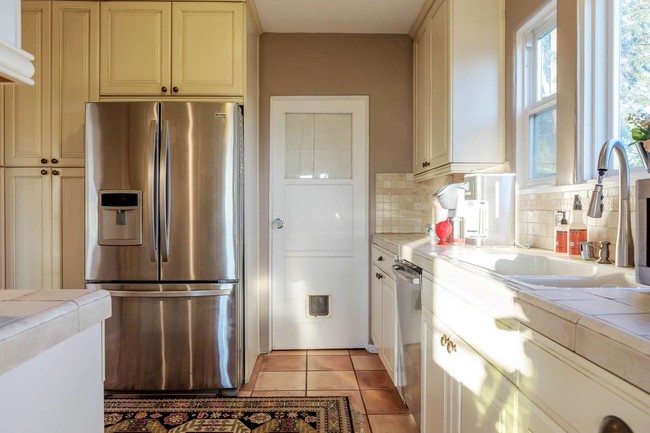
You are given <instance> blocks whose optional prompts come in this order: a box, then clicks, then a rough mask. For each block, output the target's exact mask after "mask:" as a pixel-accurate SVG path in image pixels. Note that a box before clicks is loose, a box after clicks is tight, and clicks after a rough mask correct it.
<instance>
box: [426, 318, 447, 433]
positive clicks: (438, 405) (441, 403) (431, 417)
mask: <svg viewBox="0 0 650 433" xmlns="http://www.w3.org/2000/svg"><path fill="white" fill-rule="evenodd" d="M433 326H434V325H433V313H431V312H430V311H428V310H426V309H423V310H422V422H421V425H420V430H421V433H443V432H445V431H446V430H445V416H446V414H445V397H446V395H445V370H444V369H443V368H442V367H441V366H440V365H439V364H438V363H437V362H436V360H435V356H434V354H435V351H436V350H440V346H439V345H438V344H437V343H438V341H437V339H436V337H435V334H436V333H435V332H434V328H433Z"/></svg>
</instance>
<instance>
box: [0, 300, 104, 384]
mask: <svg viewBox="0 0 650 433" xmlns="http://www.w3.org/2000/svg"><path fill="white" fill-rule="evenodd" d="M110 315H111V298H110V294H109V293H108V292H106V291H105V290H83V289H80V290H18V289H15V290H0V375H1V374H4V373H6V372H7V371H9V370H11V369H13V368H14V367H16V366H18V365H20V364H22V363H24V362H25V361H27V360H29V359H31V358H33V357H35V356H36V355H38V354H40V353H42V352H45V351H46V350H48V349H50V348H51V347H53V346H55V345H56V344H58V343H61V342H62V341H64V340H66V339H68V338H70V337H72V336H74V335H76V334H78V333H80V332H81V331H84V330H86V329H88V328H90V327H92V326H94V325H96V324H98V323H100V322H101V321H103V320H105V319H107V318H108V317H110Z"/></svg>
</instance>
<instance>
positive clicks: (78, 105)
mask: <svg viewBox="0 0 650 433" xmlns="http://www.w3.org/2000/svg"><path fill="white" fill-rule="evenodd" d="M22 15H23V23H22V28H23V46H24V47H26V48H28V49H29V50H30V52H33V53H34V55H35V57H36V60H35V61H34V65H35V66H36V74H35V80H36V84H35V85H34V86H32V87H30V86H7V87H6V90H5V102H4V114H3V117H4V123H5V127H4V134H3V138H4V141H5V146H4V164H5V165H6V166H13V167H36V166H49V165H53V166H76V167H83V165H84V148H85V144H84V124H85V103H86V102H87V101H96V100H98V99H99V91H98V76H99V73H98V66H99V7H98V2H87V1H61V2H59V1H54V2H44V1H27V2H24V4H23V10H22Z"/></svg>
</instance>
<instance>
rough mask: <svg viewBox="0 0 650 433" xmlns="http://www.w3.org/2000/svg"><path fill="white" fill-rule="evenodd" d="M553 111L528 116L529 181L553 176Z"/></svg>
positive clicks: (552, 109) (554, 154)
mask: <svg viewBox="0 0 650 433" xmlns="http://www.w3.org/2000/svg"><path fill="white" fill-rule="evenodd" d="M555 111H556V110H555V107H553V108H550V109H548V110H545V111H541V112H539V113H537V114H534V115H532V116H530V153H531V155H530V161H531V163H530V165H531V167H530V176H529V177H530V179H542V178H545V177H550V176H555V166H556V165H555V156H556V145H555Z"/></svg>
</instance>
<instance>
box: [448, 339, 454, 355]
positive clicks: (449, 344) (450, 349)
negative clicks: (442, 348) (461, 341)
mask: <svg viewBox="0 0 650 433" xmlns="http://www.w3.org/2000/svg"><path fill="white" fill-rule="evenodd" d="M455 351H456V343H454V342H453V341H451V340H450V341H448V342H447V353H451V352H455Z"/></svg>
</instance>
